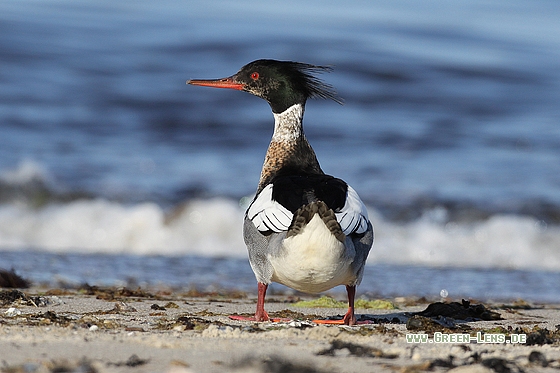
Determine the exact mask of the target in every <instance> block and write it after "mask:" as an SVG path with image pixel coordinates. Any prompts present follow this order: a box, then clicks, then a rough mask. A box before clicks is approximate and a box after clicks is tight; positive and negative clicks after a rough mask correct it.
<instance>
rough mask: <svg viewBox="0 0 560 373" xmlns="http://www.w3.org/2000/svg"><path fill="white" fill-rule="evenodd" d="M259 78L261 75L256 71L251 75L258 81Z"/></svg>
mask: <svg viewBox="0 0 560 373" xmlns="http://www.w3.org/2000/svg"><path fill="white" fill-rule="evenodd" d="M258 78H259V73H258V72H256V71H255V72H254V73H252V74H251V79H253V80H257V79H258Z"/></svg>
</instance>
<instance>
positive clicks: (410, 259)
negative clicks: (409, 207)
mask: <svg viewBox="0 0 560 373" xmlns="http://www.w3.org/2000/svg"><path fill="white" fill-rule="evenodd" d="M372 220H373V222H374V225H375V228H376V229H375V232H376V237H375V241H376V243H375V246H374V248H373V249H372V251H371V254H370V258H369V260H370V261H375V262H388V263H399V264H423V265H430V266H455V267H483V268H489V267H500V268H519V269H546V270H560V250H559V248H560V227H558V226H551V227H547V226H546V224H544V222H542V221H538V220H536V219H534V218H532V217H529V216H517V215H494V216H492V217H491V218H490V219H488V220H485V221H478V222H473V223H463V224H457V223H442V222H440V221H438V220H439V219H432V218H430V217H426V216H424V217H422V218H420V219H418V220H416V221H414V222H411V223H406V224H396V223H391V222H387V221H384V220H383V219H381V218H380V217H379V215H374V216H373V219H372Z"/></svg>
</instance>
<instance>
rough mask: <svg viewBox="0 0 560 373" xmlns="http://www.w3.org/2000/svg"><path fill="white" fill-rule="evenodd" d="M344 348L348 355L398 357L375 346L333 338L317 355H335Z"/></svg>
mask: <svg viewBox="0 0 560 373" xmlns="http://www.w3.org/2000/svg"><path fill="white" fill-rule="evenodd" d="M344 349H346V350H348V352H349V353H350V355H352V356H356V357H379V358H385V359H395V358H397V357H398V355H396V354H387V353H384V352H383V351H381V350H380V349H378V348H375V347H368V346H363V345H359V344H355V343H350V342H344V341H341V340H339V339H335V340H333V341H332V342H331V346H330V347H329V348H327V349H324V350H322V351H319V352H318V353H317V355H326V356H336V352H337V351H340V350H344Z"/></svg>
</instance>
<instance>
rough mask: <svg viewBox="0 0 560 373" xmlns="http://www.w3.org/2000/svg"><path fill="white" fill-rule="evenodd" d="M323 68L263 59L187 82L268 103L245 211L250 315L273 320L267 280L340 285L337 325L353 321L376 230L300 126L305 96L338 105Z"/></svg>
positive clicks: (313, 288) (317, 289) (314, 288)
mask: <svg viewBox="0 0 560 373" xmlns="http://www.w3.org/2000/svg"><path fill="white" fill-rule="evenodd" d="M331 70H332V68H331V67H328V66H319V65H312V64H307V63H302V62H294V61H278V60H272V59H260V60H256V61H253V62H250V63H248V64H246V65H245V66H243V67H242V68H241V69H240V70H239V71H238V72H237V73H236V74H234V75H232V76H229V77H226V78H220V79H206V80H204V79H192V80H189V81H187V84H190V85H195V86H204V87H213V88H226V89H233V90H238V91H244V92H248V93H250V94H252V95H254V96H257V97H260V98H262V99H264V100H266V101H267V102H268V104H269V105H270V108H271V110H272V114H273V117H274V132H273V134H272V139H271V141H270V144H269V146H268V150H267V152H266V155H265V158H264V163H263V167H262V170H261V173H260V179H259V183H258V186H257V189H256V193H255V197H254V198H253V200H252V202H251V203H250V205H249V207H248V208H247V210H246V212H245V216H244V222H243V238H244V241H245V244H246V246H247V250H248V256H249V263H250V266H251V268H252V270H253V272H254V274H255V277H256V280H257V305H256V311H255V314H254V316H250V317H247V318H246V319H247V320H251V321H257V322H264V321H269V320H271V318H270V317H269V315H268V313H267V312H266V310H265V297H266V292H267V289H268V287H269V285H270V284H271V283H272V282H276V283H280V284H283V285H285V286H288V287H290V288H292V289H294V290H297V291H300V292H303V293H309V294H318V293H322V292H325V291H327V290H329V289H332V288H334V287H336V286H340V285H344V286H345V287H346V292H347V295H348V310H347V312H346V314H345V315H344V316H343V317H342V319H341V320H337V321H336V322H334V323H340V324H344V325H355V324H356V323H357V320H356V315H355V309H354V300H355V296H356V287H357V286H358V285H359V284H360V282H361V280H362V277H363V274H364V269H365V264H366V260H367V257H368V255H369V252H370V250H371V247H372V245H373V241H374V231H373V226H372V223H371V221H370V220H369V218H368V212H367V209H366V206H365V205H364V203H363V202H362V200H361V199H360V197H359V195H358V193H357V192H356V191H355V190H354V189H353V188H352V187H351V186H350V185H349V184H348V183H346V182H345V181H343V180H341V179H339V178H336V177H334V176H331V175H328V174H326V173H325V172H323V170H322V168H321V166H320V165H319V161H318V160H317V156H316V154H315V151H314V150H313V148H312V147H311V145H310V143H309V141H308V140H307V137H306V136H305V133H304V130H303V115H304V111H305V104H306V102H307V100H308V99H314V98H320V99H329V100H333V101H335V102H337V103H340V104H342V102H343V101H342V99H341V98H340V97H339V96H338V95H337V93H336V91H335V89H334V88H333V87H332V86H331V85H330V84H327V83H325V82H324V81H323V80H321V79H319V77H318V75H319V74H321V73H324V72H329V71H331Z"/></svg>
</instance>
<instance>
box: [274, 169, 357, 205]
mask: <svg viewBox="0 0 560 373" xmlns="http://www.w3.org/2000/svg"><path fill="white" fill-rule="evenodd" d="M272 185H273V188H272V199H273V200H275V201H277V202H278V203H280V204H281V205H282V206H284V207H285V208H287V209H288V210H290V211H291V212H292V213H295V212H296V211H297V210H298V209H299V208H300V207H302V206H304V205H307V204H309V203H311V202H316V201H322V202H324V203H326V205H327V206H328V207H329V208H330V209H332V210H333V211H335V212H337V211H340V210H341V209H342V207H344V204H345V203H346V193H347V191H348V184H346V183H345V182H344V181H343V180H341V179H337V178H335V177H333V176H330V175H318V174H314V175H280V176H276V177H275V178H274V179H273V180H272Z"/></svg>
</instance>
